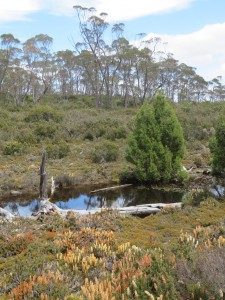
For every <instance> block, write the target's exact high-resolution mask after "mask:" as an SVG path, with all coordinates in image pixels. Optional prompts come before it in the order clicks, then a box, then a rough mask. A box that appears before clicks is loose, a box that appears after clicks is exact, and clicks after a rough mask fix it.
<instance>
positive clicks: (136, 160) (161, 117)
mask: <svg viewBox="0 0 225 300" xmlns="http://www.w3.org/2000/svg"><path fill="white" fill-rule="evenodd" d="M183 154H184V138H183V132H182V128H181V125H180V123H179V121H178V119H177V117H176V114H175V112H174V110H173V108H172V106H171V105H170V103H169V100H168V99H167V98H166V97H165V96H163V94H161V93H159V94H157V95H156V96H155V97H154V98H153V102H152V104H150V103H149V102H147V101H145V103H144V104H143V106H142V107H141V108H140V110H139V112H138V113H137V116H136V120H135V126H134V130H133V132H132V134H131V136H130V138H129V140H128V148H127V151H126V159H127V160H128V161H129V162H131V163H132V164H134V165H135V167H136V170H135V176H136V178H137V180H139V181H141V182H159V181H164V182H168V181H170V180H172V179H174V178H176V177H177V176H179V175H180V172H181V159H182V157H183Z"/></svg>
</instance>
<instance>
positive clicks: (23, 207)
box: [0, 186, 183, 216]
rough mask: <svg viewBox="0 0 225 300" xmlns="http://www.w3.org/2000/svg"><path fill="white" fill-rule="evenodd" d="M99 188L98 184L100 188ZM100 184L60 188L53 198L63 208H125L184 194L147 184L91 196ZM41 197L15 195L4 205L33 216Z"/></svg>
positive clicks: (2, 204)
mask: <svg viewBox="0 0 225 300" xmlns="http://www.w3.org/2000/svg"><path fill="white" fill-rule="evenodd" d="M97 188H98V187H97ZM93 189H96V186H95V187H93V186H89V187H76V188H75V189H68V190H62V191H57V192H56V193H55V195H54V198H53V199H52V201H53V202H54V203H55V204H56V205H57V206H58V207H60V208H62V209H86V210H91V209H94V208H99V207H100V208H102V207H108V208H109V207H111V208H117V207H124V206H132V205H138V204H147V203H173V202H180V201H181V199H182V196H183V193H181V192H177V191H164V190H158V189H151V188H148V187H144V186H139V187H126V188H123V189H118V190H110V191H107V192H99V193H98V194H92V195H90V194H89V192H90V191H91V190H93ZM39 205H40V204H39V200H38V199H37V197H35V198H31V197H30V198H28V197H27V198H26V199H24V198H13V201H12V199H10V200H9V199H8V201H7V199H5V200H4V201H1V202H0V206H1V207H3V208H4V209H7V210H8V211H10V212H11V213H13V214H15V215H17V216H31V214H32V213H33V212H36V211H38V209H39Z"/></svg>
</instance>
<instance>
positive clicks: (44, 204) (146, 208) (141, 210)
mask: <svg viewBox="0 0 225 300" xmlns="http://www.w3.org/2000/svg"><path fill="white" fill-rule="evenodd" d="M166 207H168V208H170V207H172V208H175V207H177V208H181V207H182V203H181V202H179V203H169V204H165V203H154V204H145V205H144V204H141V205H137V206H127V207H118V208H113V209H112V210H114V211H117V212H119V213H120V214H123V215H133V216H148V215H151V214H155V213H157V212H159V211H160V210H161V209H162V208H166ZM102 210H104V208H95V209H92V210H85V209H79V210H75V209H61V208H59V207H58V206H57V205H55V204H54V203H52V202H50V201H49V200H41V201H40V209H39V210H38V212H36V213H34V214H32V216H35V217H36V218H40V217H41V216H44V215H48V214H51V213H53V214H54V213H57V214H59V215H60V216H62V217H63V218H65V217H66V216H67V213H69V212H73V213H75V214H77V215H82V216H84V215H89V214H95V213H98V212H101V211H102Z"/></svg>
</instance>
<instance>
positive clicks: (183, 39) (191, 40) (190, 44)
mask: <svg viewBox="0 0 225 300" xmlns="http://www.w3.org/2000/svg"><path fill="white" fill-rule="evenodd" d="M152 36H156V35H155V34H153V33H150V34H148V36H147V37H146V39H148V38H150V37H152ZM160 37H161V38H162V41H163V42H167V45H166V48H165V49H166V51H167V52H171V53H173V54H174V58H175V59H178V60H179V61H180V62H183V63H185V64H187V65H189V66H192V67H196V68H197V70H196V72H197V73H198V74H199V75H201V76H203V77H204V78H205V79H206V80H211V79H213V78H215V77H216V76H222V77H223V79H225V51H224V49H225V38H224V37H225V23H221V24H213V25H207V26H205V27H203V28H202V29H200V30H199V31H196V32H193V33H190V34H184V35H160Z"/></svg>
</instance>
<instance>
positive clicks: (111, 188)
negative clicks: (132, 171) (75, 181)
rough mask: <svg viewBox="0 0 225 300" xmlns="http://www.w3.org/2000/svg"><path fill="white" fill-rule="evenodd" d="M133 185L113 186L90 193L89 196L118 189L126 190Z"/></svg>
mask: <svg viewBox="0 0 225 300" xmlns="http://www.w3.org/2000/svg"><path fill="white" fill-rule="evenodd" d="M131 185H132V184H123V185H116V186H111V187H107V188H103V189H98V190H94V191H90V192H89V194H95V193H99V192H106V191H111V190H118V189H122V188H125V187H128V186H131Z"/></svg>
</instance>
